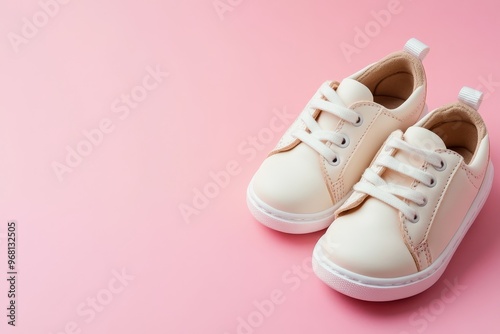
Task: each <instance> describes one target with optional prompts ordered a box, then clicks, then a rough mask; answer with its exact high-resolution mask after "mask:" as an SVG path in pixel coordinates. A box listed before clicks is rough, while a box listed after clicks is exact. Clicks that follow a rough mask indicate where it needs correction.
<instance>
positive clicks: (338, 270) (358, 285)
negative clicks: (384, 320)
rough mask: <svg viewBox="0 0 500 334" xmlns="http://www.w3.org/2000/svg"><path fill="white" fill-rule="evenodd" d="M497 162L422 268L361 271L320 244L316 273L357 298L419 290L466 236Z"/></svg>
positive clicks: (394, 296)
mask: <svg viewBox="0 0 500 334" xmlns="http://www.w3.org/2000/svg"><path fill="white" fill-rule="evenodd" d="M493 175H494V170H493V164H492V163H491V162H490V163H489V165H488V169H487V171H486V175H485V178H484V181H483V184H482V185H481V188H480V189H479V192H478V194H477V196H476V198H475V200H474V202H473V203H472V205H471V207H470V209H469V211H468V212H467V215H466V216H465V218H464V220H463V221H462V224H461V225H460V227H459V229H458V231H457V232H456V233H455V235H454V236H453V238H452V240H451V241H450V243H449V244H448V246H447V247H446V248H445V250H444V251H443V253H442V254H441V255H440V256H439V257H438V258H437V259H436V261H435V262H434V263H433V264H432V265H430V266H429V267H428V268H426V269H424V270H422V271H421V272H418V273H415V274H412V275H408V276H404V277H397V278H375V277H369V276H364V275H359V274H356V273H354V272H351V271H349V270H346V269H344V268H342V267H340V266H338V265H336V264H335V263H333V262H331V261H330V260H328V258H327V257H326V256H325V255H324V254H323V252H322V250H321V248H320V247H319V246H318V244H319V243H318V244H317V245H316V247H315V248H314V252H313V269H314V272H315V273H316V275H317V276H318V277H319V278H320V279H321V280H322V281H323V282H325V283H326V284H328V285H329V286H330V287H332V288H333V289H335V290H337V291H339V292H341V293H343V294H345V295H348V296H350V297H353V298H357V299H361V300H367V301H390V300H397V299H403V298H407V297H411V296H414V295H416V294H419V293H421V292H423V291H425V290H426V289H428V288H430V287H431V286H432V285H433V284H434V283H436V282H437V280H438V279H439V278H440V277H441V275H442V274H443V272H444V270H445V269H446V267H447V266H448V263H449V262H450V260H451V258H452V257H453V254H454V253H455V251H456V249H457V247H458V245H459V244H460V242H461V241H462V239H463V237H464V236H465V234H466V233H467V231H468V230H469V227H470V226H471V225H472V223H473V222H474V220H475V219H476V217H477V215H478V214H479V212H480V211H481V208H482V207H483V205H484V203H485V202H486V199H487V198H488V195H489V193H490V190H491V187H492V184H493Z"/></svg>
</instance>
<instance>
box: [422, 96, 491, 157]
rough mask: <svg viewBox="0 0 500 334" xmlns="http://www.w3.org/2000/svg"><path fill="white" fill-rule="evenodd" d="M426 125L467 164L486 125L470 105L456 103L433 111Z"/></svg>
mask: <svg viewBox="0 0 500 334" xmlns="http://www.w3.org/2000/svg"><path fill="white" fill-rule="evenodd" d="M433 115H434V117H432V116H431V117H429V119H428V120H427V121H426V123H425V124H423V125H424V127H426V128H427V129H429V130H431V131H432V132H434V133H435V134H437V135H438V136H439V137H441V139H442V140H443V142H444V143H445V145H446V147H447V148H448V149H450V150H453V151H455V152H457V153H458V154H460V155H461V156H462V157H463V158H464V162H465V163H466V164H468V163H470V162H471V161H472V159H473V158H474V155H475V153H476V151H477V147H478V145H479V143H480V141H481V139H482V138H483V137H484V136H485V135H486V127H485V125H484V123H483V122H482V120H481V119H480V118H479V116H478V115H477V113H476V112H475V111H474V110H472V108H470V107H469V106H467V105H465V104H462V103H456V104H453V105H450V106H448V107H445V109H444V110H442V111H441V112H439V113H433Z"/></svg>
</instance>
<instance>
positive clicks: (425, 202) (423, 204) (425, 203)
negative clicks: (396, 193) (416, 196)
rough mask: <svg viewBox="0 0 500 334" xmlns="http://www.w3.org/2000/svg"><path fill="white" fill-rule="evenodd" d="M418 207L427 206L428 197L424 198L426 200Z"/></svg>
mask: <svg viewBox="0 0 500 334" xmlns="http://www.w3.org/2000/svg"><path fill="white" fill-rule="evenodd" d="M417 205H418V206H420V207H423V206H426V205H427V197H424V200H423V201H422V203H417Z"/></svg>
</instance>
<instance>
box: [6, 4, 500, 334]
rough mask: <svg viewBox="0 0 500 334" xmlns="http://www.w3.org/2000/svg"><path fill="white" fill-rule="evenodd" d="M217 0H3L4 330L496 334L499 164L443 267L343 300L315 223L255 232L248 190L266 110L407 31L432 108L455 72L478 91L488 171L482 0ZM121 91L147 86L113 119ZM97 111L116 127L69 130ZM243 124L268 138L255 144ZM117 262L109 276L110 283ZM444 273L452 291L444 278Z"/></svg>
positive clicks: (492, 16)
mask: <svg viewBox="0 0 500 334" xmlns="http://www.w3.org/2000/svg"><path fill="white" fill-rule="evenodd" d="M60 1H61V2H64V1H62V0H60ZM395 1H396V0H395ZM41 2H42V3H51V2H52V3H54V2H53V1H50V0H42V1H41ZM66 2H68V1H67V0H66ZM216 2H217V1H215V3H216ZM219 3H222V4H226V6H229V7H226V9H228V8H229V9H231V10H227V11H225V12H224V13H222V14H220V15H218V13H217V11H216V9H215V7H214V1H213V0H204V1H201V0H188V1H180V0H178V1H173V0H165V1H160V0H146V1H131V0H109V1H69V3H67V4H58V3H56V4H57V5H52V7H50V6H49V7H47V8H49V9H48V10H49V11H51V13H52V15H53V17H49V16H47V15H46V14H43V13H42V14H40V12H41V10H42V9H41V5H40V4H39V2H38V1H37V0H25V1H18V0H4V1H2V3H1V5H0V37H1V38H0V56H1V61H0V73H1V79H0V84H1V94H0V96H1V98H0V111H1V113H0V136H1V140H0V152H1V156H2V162H1V167H0V168H1V171H2V173H1V175H2V176H1V177H0V196H1V197H0V242H1V245H0V247H1V251H0V262H1V265H0V267H1V268H2V273H1V274H0V277H4V275H6V271H7V270H6V269H5V263H6V259H7V256H6V240H5V232H6V228H7V221H8V220H10V219H14V220H16V221H17V222H18V251H17V256H18V268H17V269H18V271H19V276H18V287H17V289H18V298H17V305H18V310H17V312H18V313H17V317H18V318H17V326H16V327H15V328H12V327H11V326H7V324H6V322H7V318H6V316H5V314H6V310H5V308H6V307H7V302H8V300H7V290H8V287H7V282H6V280H5V279H2V280H1V281H0V306H1V307H0V309H2V310H4V311H3V312H2V314H0V319H2V320H1V322H0V331H1V332H3V333H23V334H24V333H26V334H28V333H29V334H33V333H41V334H49V333H53V334H56V333H58V334H59V333H95V334H100V333H189V334H191V333H208V334H212V333H213V334H233V333H246V334H249V333H273V334H274V333H288V334H295V333H317V334H322V333H366V332H369V333H399V334H400V333H419V332H426V333H443V332H447V333H451V332H454V333H471V332H477V333H492V332H494V328H495V327H498V322H499V320H498V309H499V306H500V289H499V288H498V276H499V275H500V267H499V266H498V258H499V256H500V243H499V242H498V241H499V238H500V225H498V221H499V219H498V214H499V212H498V209H496V208H495V207H497V208H498V205H496V203H498V201H499V199H500V192H499V186H500V184H499V183H500V179H499V178H497V179H496V180H495V182H494V186H493V190H492V193H491V196H490V198H489V200H488V201H487V203H486V205H485V207H484V209H483V211H482V213H481V214H480V215H479V217H478V219H477V221H476V223H475V224H474V226H473V227H472V228H471V230H470V231H469V233H468V235H467V237H466V238H465V239H464V241H463V243H462V245H461V246H460V247H459V249H458V251H457V253H456V254H455V257H454V258H453V260H452V262H451V264H450V266H449V267H448V269H447V271H446V272H445V274H444V276H443V277H442V278H441V280H439V281H438V282H437V283H436V285H435V286H433V287H432V288H431V289H430V290H428V291H426V292H425V293H423V294H421V295H419V296H416V297H414V298H410V299H407V300H402V301H397V302H390V303H368V302H361V301H357V300H353V299H350V298H347V297H344V296H342V295H340V294H338V293H336V292H335V291H333V290H331V289H330V288H328V287H327V286H326V285H324V284H323V283H322V282H320V281H319V280H318V279H317V278H316V277H315V276H314V275H313V274H311V273H310V268H309V259H310V256H311V251H312V248H313V246H314V244H315V242H316V240H317V239H318V238H319V237H320V236H321V233H322V232H318V233H314V234H310V235H302V236H292V235H284V234H280V233H277V232H274V231H271V230H269V229H266V228H264V227H263V226H261V225H260V224H258V223H257V222H256V221H255V220H254V219H253V218H252V216H251V215H250V213H249V211H248V210H247V207H246V203H245V191H246V186H247V184H248V182H249V180H250V178H251V176H252V174H253V173H254V171H255V170H256V169H257V167H258V166H259V164H260V163H261V161H262V160H263V159H264V157H265V156H266V153H267V152H268V151H269V150H270V149H271V148H272V147H273V146H274V144H275V142H276V141H277V140H278V138H279V136H280V135H281V133H273V135H272V137H273V138H272V140H271V139H270V138H268V137H265V136H264V135H262V134H263V133H264V132H265V134H267V135H269V134H270V132H269V130H263V129H265V128H268V127H269V122H270V120H271V119H272V118H273V115H274V113H273V111H274V112H277V111H279V112H283V110H285V112H287V113H293V114H294V115H296V114H297V113H298V112H299V111H300V110H301V109H302V107H303V106H304V105H305V103H306V102H307V101H308V99H309V98H310V97H311V96H312V94H313V93H314V91H315V90H316V89H317V88H318V87H319V85H320V84H321V83H322V82H323V81H324V80H327V79H341V78H343V77H345V76H347V75H349V74H351V73H353V72H355V71H357V70H359V69H360V68H362V67H364V66H365V65H367V64H368V63H370V62H373V61H376V60H378V59H379V58H381V57H383V56H385V55H386V54H388V53H390V52H392V51H396V50H399V49H401V48H402V46H403V44H404V43H405V42H406V40H407V39H409V38H410V37H417V38H419V39H421V40H423V41H424V42H426V43H427V44H428V45H430V46H431V52H430V53H429V55H428V57H427V59H426V60H425V65H426V68H427V76H428V82H429V92H428V104H429V106H430V107H431V109H433V108H435V107H437V106H439V105H441V104H443V103H447V102H451V101H454V100H455V99H456V96H457V93H458V91H459V89H460V88H461V87H462V86H463V85H469V86H472V87H480V86H482V89H483V90H484V91H485V93H486V98H485V101H484V102H483V105H482V108H481V113H482V115H483V116H484V119H485V121H486V123H487V124H488V125H489V131H490V135H491V141H492V152H491V154H492V159H493V162H494V163H495V164H496V165H497V166H500V164H499V159H500V157H499V154H500V145H498V144H499V139H500V138H499V136H500V132H499V131H498V129H497V127H498V126H499V124H500V123H499V120H500V119H499V110H498V105H499V103H500V70H499V66H498V59H499V56H498V53H499V51H500V49H499V48H498V44H499V43H498V42H499V40H498V37H497V36H498V32H499V31H500V20H499V18H498V2H497V1H481V2H479V1H476V2H473V1H466V2H457V1H431V0H420V1H410V0H400V1H399V2H398V1H396V2H394V1H388V0H387V1H386V0H381V1H368V0H364V1H356V2H354V1H343V2H339V1H327V0H322V1H305V0H300V1H286V0H276V1H264V0H252V1H240V0H232V1H230V0H221V1H219ZM388 9H391V10H393V11H394V13H392V14H390V16H389V17H388V16H385V17H384V16H381V17H382V18H384V19H385V21H384V20H382V21H381V23H377V21H376V20H375V16H373V14H372V11H375V12H380V11H381V10H384V11H386V12H385V13H389V12H388ZM44 15H45V16H44ZM24 18H26V19H27V20H28V21H30V22H33V20H37V21H36V22H37V24H38V25H39V26H40V27H39V28H36V27H35V29H36V30H31V35H30V34H29V33H30V31H29V29H28V28H24V29H25V31H24V33H25V35H26V36H28V37H29V38H26V39H24V40H23V42H22V43H21V42H20V43H21V44H19V45H17V44H15V43H14V44H15V45H14V44H13V43H12V42H11V40H12V38H14V37H12V36H14V34H17V35H18V36H21V38H25V37H23V35H22V33H23V30H22V29H23V25H26V24H27V23H26V21H23V19H24ZM379 20H381V18H380V17H379ZM357 28H359V29H362V30H363V29H365V28H367V29H371V30H369V32H370V34H371V36H369V37H368V40H365V41H364V42H365V44H359V41H358V46H359V50H358V51H359V52H358V53H356V54H353V55H351V57H346V56H345V55H344V54H343V53H342V51H341V48H340V45H341V44H342V43H346V44H351V45H353V46H354V47H356V45H355V44H354V38H355V35H356V29H357ZM26 29H28V30H26ZM18 41H19V40H18ZM16 51H17V52H16ZM157 66H158V67H159V69H160V70H161V71H163V72H168V73H169V75H168V77H164V78H160V81H161V82H160V83H157V84H155V83H154V81H152V80H149V79H147V78H146V80H149V81H147V84H149V86H152V85H153V86H155V88H154V89H151V90H150V91H145V90H144V89H142V88H141V87H140V85H142V82H143V79H144V78H145V77H146V76H147V75H148V70H147V68H148V67H150V68H152V69H154V68H156V67H157ZM488 81H489V83H488ZM131 92H135V94H136V96H139V97H140V98H141V99H142V98H144V100H143V101H141V102H139V103H137V105H134V107H135V108H134V109H130V113H129V114H128V115H127V116H126V117H124V112H125V111H124V108H123V106H124V104H123V103H122V104H120V106H121V107H122V109H121V112H119V113H115V112H114V111H113V107H112V105H113V103H121V102H120V99H121V96H122V94H130V93H131ZM145 92H146V94H147V96H144V95H140V93H143V94H144V93H145ZM137 94H139V95H137ZM117 107H118V105H115V109H116V108H117ZM126 108H127V107H125V109H126ZM120 116H122V118H123V119H122V118H120ZM103 120H104V122H108V126H110V127H111V128H112V131H110V133H106V134H103V136H102V138H101V137H99V135H96V137H95V138H97V139H96V143H97V144H96V145H93V146H91V147H90V148H89V147H88V146H85V145H86V144H85V143H84V142H85V141H86V139H85V135H84V134H83V132H85V131H91V130H92V129H95V128H97V127H98V126H99V124H100V123H101V122H103ZM106 120H107V121H106ZM285 121H287V122H288V123H287V126H288V124H289V123H290V121H291V120H286V119H285ZM108 132H109V131H108ZM94 133H95V132H94ZM259 133H261V138H265V140H264V141H265V142H263V141H260V142H258V143H257V144H258V145H257V148H251V147H252V146H251V145H250V141H249V140H251V139H249V137H255V136H258V134H259ZM262 136H263V137H262ZM82 143H83V144H82ZM78 145H80V146H81V147H80V148H81V149H83V150H85V149H87V151H86V153H88V154H87V156H85V157H83V158H82V161H81V162H80V163H79V164H78V165H77V166H76V167H74V168H71V170H72V171H71V172H68V173H64V175H63V176H62V180H61V181H60V180H58V177H57V175H56V173H55V172H54V169H53V166H52V165H53V164H54V163H55V162H56V163H61V164H62V163H65V159H66V155H67V152H68V151H67V147H70V148H72V149H76V148H77V146H78ZM82 145H83V146H82ZM82 147H83V148H82ZM84 152H85V151H84ZM228 163H229V164H231V163H233V164H237V166H236V167H235V169H236V171H234V173H233V175H230V179H229V180H224V184H223V186H224V187H223V188H220V189H212V191H213V192H212V197H213V198H210V199H208V200H207V203H205V204H206V207H205V208H202V209H200V210H198V212H197V214H193V215H192V216H190V217H189V219H183V217H182V215H181V214H180V210H179V206H180V205H181V204H185V205H192V201H193V198H194V196H195V195H194V194H195V191H196V189H198V190H201V189H203V188H204V187H205V186H207V185H208V184H210V182H211V177H210V173H211V172H218V171H221V170H223V169H225V168H226V165H227V164H228ZM233 167H234V166H233ZM208 187H210V186H208ZM202 204H203V203H202ZM122 270H123V271H125V273H126V274H125V276H127V277H126V278H125V279H124V281H123V282H121V281H118V280H116V278H115V276H116V275H118V274H117V273H118V272H121V271H122ZM454 282H455V283H457V284H458V286H457V287H456V290H455V292H450V291H448V290H446V287H447V286H448V285H450V284H454ZM443 293H444V295H443ZM271 297H273V298H274V303H273V302H266V301H265V300H269V299H270V298H271ZM93 298H94V299H95V300H97V302H96V303H97V305H96V309H98V310H99V311H97V310H94V309H92V308H91V306H90V305H91V304H90V303H91V301H92V300H93ZM271 303H273V304H271ZM275 303H276V304H275ZM256 305H260V306H256ZM262 307H264V308H265V309H264V310H263V311H259V308H262ZM242 319H243V320H242ZM243 322H244V323H245V324H242V323H243Z"/></svg>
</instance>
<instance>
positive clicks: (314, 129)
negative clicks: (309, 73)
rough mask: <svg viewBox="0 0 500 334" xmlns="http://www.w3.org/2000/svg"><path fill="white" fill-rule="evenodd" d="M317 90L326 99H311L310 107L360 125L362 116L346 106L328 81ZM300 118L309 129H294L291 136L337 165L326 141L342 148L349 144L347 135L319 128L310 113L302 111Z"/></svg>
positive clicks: (337, 161) (336, 159) (333, 152)
mask: <svg viewBox="0 0 500 334" xmlns="http://www.w3.org/2000/svg"><path fill="white" fill-rule="evenodd" d="M319 91H320V93H321V94H322V95H323V96H324V97H325V99H326V100H325V99H322V98H316V99H313V100H312V101H311V104H310V107H311V108H312V109H319V110H321V111H324V112H327V113H330V114H332V115H335V116H337V117H338V118H340V119H342V120H344V121H347V122H349V123H351V124H353V125H355V126H359V125H361V123H362V120H363V119H362V116H361V115H360V114H358V113H357V112H355V111H353V110H351V109H349V108H347V107H346V106H345V104H344V103H343V102H342V100H341V98H340V97H339V96H338V94H337V92H336V91H335V90H334V89H333V88H331V87H330V85H329V84H328V83H324V84H323V85H321V87H320V89H319ZM301 120H302V121H303V122H304V123H305V124H306V127H307V129H308V130H309V131H307V129H306V130H298V131H295V132H294V133H293V134H292V136H294V137H295V138H297V139H300V140H301V141H302V142H304V143H305V144H307V145H308V146H309V147H311V148H312V149H314V150H315V151H316V152H318V153H319V154H321V155H322V156H323V157H324V158H325V159H326V160H327V161H328V162H329V163H330V164H332V165H338V163H339V162H340V161H339V158H338V156H337V154H336V153H335V151H333V150H332V149H331V148H330V147H329V146H327V145H326V143H327V142H331V143H333V144H335V145H336V146H338V147H341V148H343V147H346V146H347V145H349V137H347V136H346V135H342V134H340V133H338V132H335V131H327V130H323V129H321V127H320V126H319V124H318V122H317V121H316V120H315V119H314V118H313V117H312V115H311V114H310V113H304V114H303V115H302V117H301Z"/></svg>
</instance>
